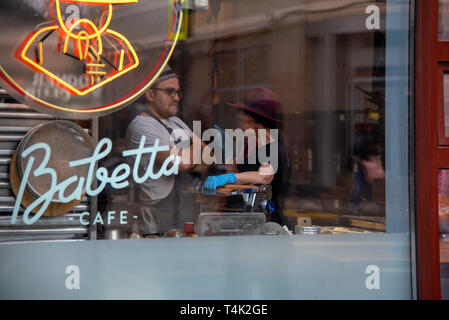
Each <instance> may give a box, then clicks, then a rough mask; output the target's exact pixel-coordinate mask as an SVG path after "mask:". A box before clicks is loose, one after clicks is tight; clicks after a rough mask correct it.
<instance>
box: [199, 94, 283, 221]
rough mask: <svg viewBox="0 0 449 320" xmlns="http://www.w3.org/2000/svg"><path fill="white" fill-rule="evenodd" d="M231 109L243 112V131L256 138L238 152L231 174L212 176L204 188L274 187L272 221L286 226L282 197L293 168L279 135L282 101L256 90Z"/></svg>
mask: <svg viewBox="0 0 449 320" xmlns="http://www.w3.org/2000/svg"><path fill="white" fill-rule="evenodd" d="M228 105H230V106H233V107H236V108H239V109H240V112H239V127H240V129H242V130H243V131H244V132H254V134H255V136H254V139H248V140H247V141H245V143H244V146H243V148H242V150H240V151H238V153H237V157H236V158H235V159H234V163H233V165H232V168H230V169H231V170H229V171H231V172H229V173H226V174H222V175H217V176H209V177H208V178H207V179H206V181H205V182H204V188H206V189H210V190H215V189H216V188H217V187H220V186H223V185H226V184H271V186H272V203H273V204H274V212H272V214H271V221H273V222H276V223H279V224H280V225H282V226H284V225H286V223H285V218H284V217H283V215H282V199H281V197H282V196H283V195H284V194H285V192H286V191H287V190H286V188H287V184H288V181H287V179H286V177H287V176H288V167H289V165H288V156H287V153H286V152H285V149H284V148H283V146H282V145H281V143H280V140H279V134H278V131H277V130H278V124H279V122H280V120H279V119H278V107H279V99H278V97H277V95H276V94H275V93H274V92H273V91H271V90H269V89H267V88H264V87H261V86H256V87H253V88H251V89H250V90H249V91H248V92H246V94H245V96H244V99H243V101H242V102H241V103H238V104H230V103H229V104H228ZM247 130H250V131H247ZM251 142H252V143H251ZM261 148H262V150H261ZM261 154H263V157H262V158H261V157H260V155H261ZM266 159H270V161H269V162H267V160H266Z"/></svg>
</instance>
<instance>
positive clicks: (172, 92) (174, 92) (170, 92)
mask: <svg viewBox="0 0 449 320" xmlns="http://www.w3.org/2000/svg"><path fill="white" fill-rule="evenodd" d="M151 90H159V91H164V92H165V93H166V94H168V95H169V96H170V97H172V98H174V97H175V96H176V95H178V97H179V99H182V91H181V89H179V90H176V89H175V88H166V89H162V88H151Z"/></svg>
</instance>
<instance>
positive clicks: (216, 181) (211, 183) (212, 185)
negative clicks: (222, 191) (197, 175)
mask: <svg viewBox="0 0 449 320" xmlns="http://www.w3.org/2000/svg"><path fill="white" fill-rule="evenodd" d="M236 183H237V177H236V176H235V174H234V173H232V172H231V173H226V174H222V175H219V176H210V177H207V179H206V181H204V184H203V187H204V188H205V189H209V190H216V189H217V188H218V187H221V186H224V185H225V184H236Z"/></svg>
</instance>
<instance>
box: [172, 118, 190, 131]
mask: <svg viewBox="0 0 449 320" xmlns="http://www.w3.org/2000/svg"><path fill="white" fill-rule="evenodd" d="M169 120H170V122H172V123H174V124H175V126H176V127H182V128H183V129H189V130H190V128H189V126H188V125H187V124H186V123H185V122H184V121H183V120H182V119H181V118H179V117H177V116H172V117H170V118H169Z"/></svg>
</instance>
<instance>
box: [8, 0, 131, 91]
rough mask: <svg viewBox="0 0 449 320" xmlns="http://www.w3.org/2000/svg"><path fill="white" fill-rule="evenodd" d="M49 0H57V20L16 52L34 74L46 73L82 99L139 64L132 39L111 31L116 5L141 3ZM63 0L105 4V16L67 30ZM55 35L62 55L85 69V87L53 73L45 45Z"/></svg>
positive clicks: (85, 20) (31, 37) (76, 24)
mask: <svg viewBox="0 0 449 320" xmlns="http://www.w3.org/2000/svg"><path fill="white" fill-rule="evenodd" d="M49 1H50V6H51V4H52V2H53V1H54V4H55V9H56V10H55V11H56V21H55V22H54V23H53V24H52V25H49V26H48V25H47V26H45V27H41V28H39V29H38V30H33V31H32V32H31V33H30V34H29V35H28V37H27V38H26V39H25V41H24V42H23V43H22V45H21V46H20V48H19V49H18V51H17V52H16V57H17V59H19V60H20V61H21V62H23V63H25V64H26V65H27V66H29V67H31V68H32V69H33V70H34V71H36V72H41V73H43V74H45V75H46V76H47V77H48V79H50V80H52V81H54V82H55V83H56V84H57V85H59V86H60V87H61V88H63V89H65V90H67V91H68V92H70V93H71V94H73V95H78V96H84V95H87V94H88V93H90V92H92V91H94V90H96V89H98V88H100V87H102V86H104V85H105V84H107V83H109V82H111V81H113V80H114V79H117V78H118V77H121V76H122V75H124V74H125V73H127V72H129V71H131V70H133V69H135V68H136V67H137V66H138V65H139V57H138V56H137V54H136V51H135V50H134V48H133V46H132V44H131V43H130V42H129V41H128V39H127V38H126V37H125V36H124V35H122V34H121V33H119V32H117V31H114V30H111V29H108V27H109V24H110V22H111V18H112V15H113V8H112V5H113V4H129V3H137V2H138V0H49ZM61 1H63V2H69V3H70V2H72V3H78V4H79V5H101V6H102V7H103V14H102V15H101V17H100V19H99V21H97V22H94V21H92V20H90V19H86V18H84V19H78V20H76V21H75V22H74V23H73V24H72V25H71V26H70V27H69V28H67V26H66V24H65V23H64V21H63V17H62V14H61V5H60V2H61ZM105 15H106V19H104V16H105ZM75 29H79V31H75ZM54 32H57V33H58V35H59V45H58V53H59V54H61V55H64V56H68V57H70V58H72V59H75V60H77V61H79V63H80V67H82V68H83V74H84V76H85V78H86V80H88V81H86V83H85V84H84V85H83V86H78V87H76V86H75V85H73V84H70V83H69V82H67V81H65V80H64V79H61V78H60V77H59V76H58V75H57V74H56V73H55V72H54V71H53V70H51V66H52V65H53V64H54V61H47V60H48V59H46V55H47V54H48V55H51V53H49V52H48V51H49V50H46V49H45V48H44V45H45V40H46V38H47V37H48V36H50V35H51V34H52V33H54ZM52 57H54V54H53V55H52ZM47 62H49V63H47Z"/></svg>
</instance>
